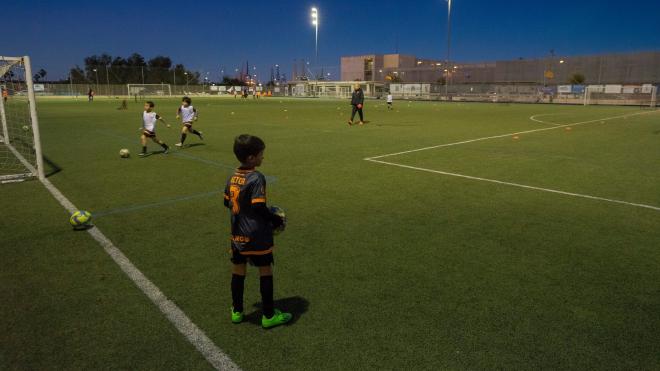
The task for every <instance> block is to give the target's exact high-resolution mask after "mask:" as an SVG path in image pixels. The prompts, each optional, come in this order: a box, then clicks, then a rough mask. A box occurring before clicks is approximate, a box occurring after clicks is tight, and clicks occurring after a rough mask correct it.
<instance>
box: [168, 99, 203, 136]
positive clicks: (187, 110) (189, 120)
mask: <svg viewBox="0 0 660 371" xmlns="http://www.w3.org/2000/svg"><path fill="white" fill-rule="evenodd" d="M176 118H177V119H179V118H181V123H182V124H183V128H181V142H179V143H177V144H175V146H177V147H183V143H184V142H185V141H186V137H187V136H188V133H193V134H195V135H197V136H198V137H199V140H204V137H202V132H201V131H197V130H195V129H193V127H192V126H193V122H194V121H197V109H195V107H193V105H192V100H191V99H190V98H188V97H183V99H182V100H181V107H179V109H178V110H177V111H176Z"/></svg>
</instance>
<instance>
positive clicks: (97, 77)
mask: <svg viewBox="0 0 660 371" xmlns="http://www.w3.org/2000/svg"><path fill="white" fill-rule="evenodd" d="M92 71H94V74H95V75H96V92H97V93H98V92H99V71H98V70H97V69H96V68H95V69H93V70H92Z"/></svg>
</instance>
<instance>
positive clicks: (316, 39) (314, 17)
mask: <svg viewBox="0 0 660 371" xmlns="http://www.w3.org/2000/svg"><path fill="white" fill-rule="evenodd" d="M312 25H313V26H314V28H315V30H316V32H315V36H314V47H315V48H314V51H315V62H314V64H315V65H316V66H315V67H316V68H318V65H319V10H318V9H317V8H316V7H312Z"/></svg>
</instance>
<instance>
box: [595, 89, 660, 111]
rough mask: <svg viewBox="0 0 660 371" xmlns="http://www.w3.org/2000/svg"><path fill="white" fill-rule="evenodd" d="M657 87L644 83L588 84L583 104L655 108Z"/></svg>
mask: <svg viewBox="0 0 660 371" xmlns="http://www.w3.org/2000/svg"><path fill="white" fill-rule="evenodd" d="M657 91H658V87H657V86H654V85H651V84H644V85H589V86H587V88H586V89H585V91H584V105H585V106H587V105H621V106H640V107H650V108H655V107H656V102H657Z"/></svg>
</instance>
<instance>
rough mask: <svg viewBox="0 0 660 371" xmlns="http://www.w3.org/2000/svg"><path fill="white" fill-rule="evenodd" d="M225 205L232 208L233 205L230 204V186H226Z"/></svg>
mask: <svg viewBox="0 0 660 371" xmlns="http://www.w3.org/2000/svg"><path fill="white" fill-rule="evenodd" d="M223 203H224V205H225V207H226V208H228V209H230V208H231V205H229V186H228V185H227V186H225V193H224V202H223Z"/></svg>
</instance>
